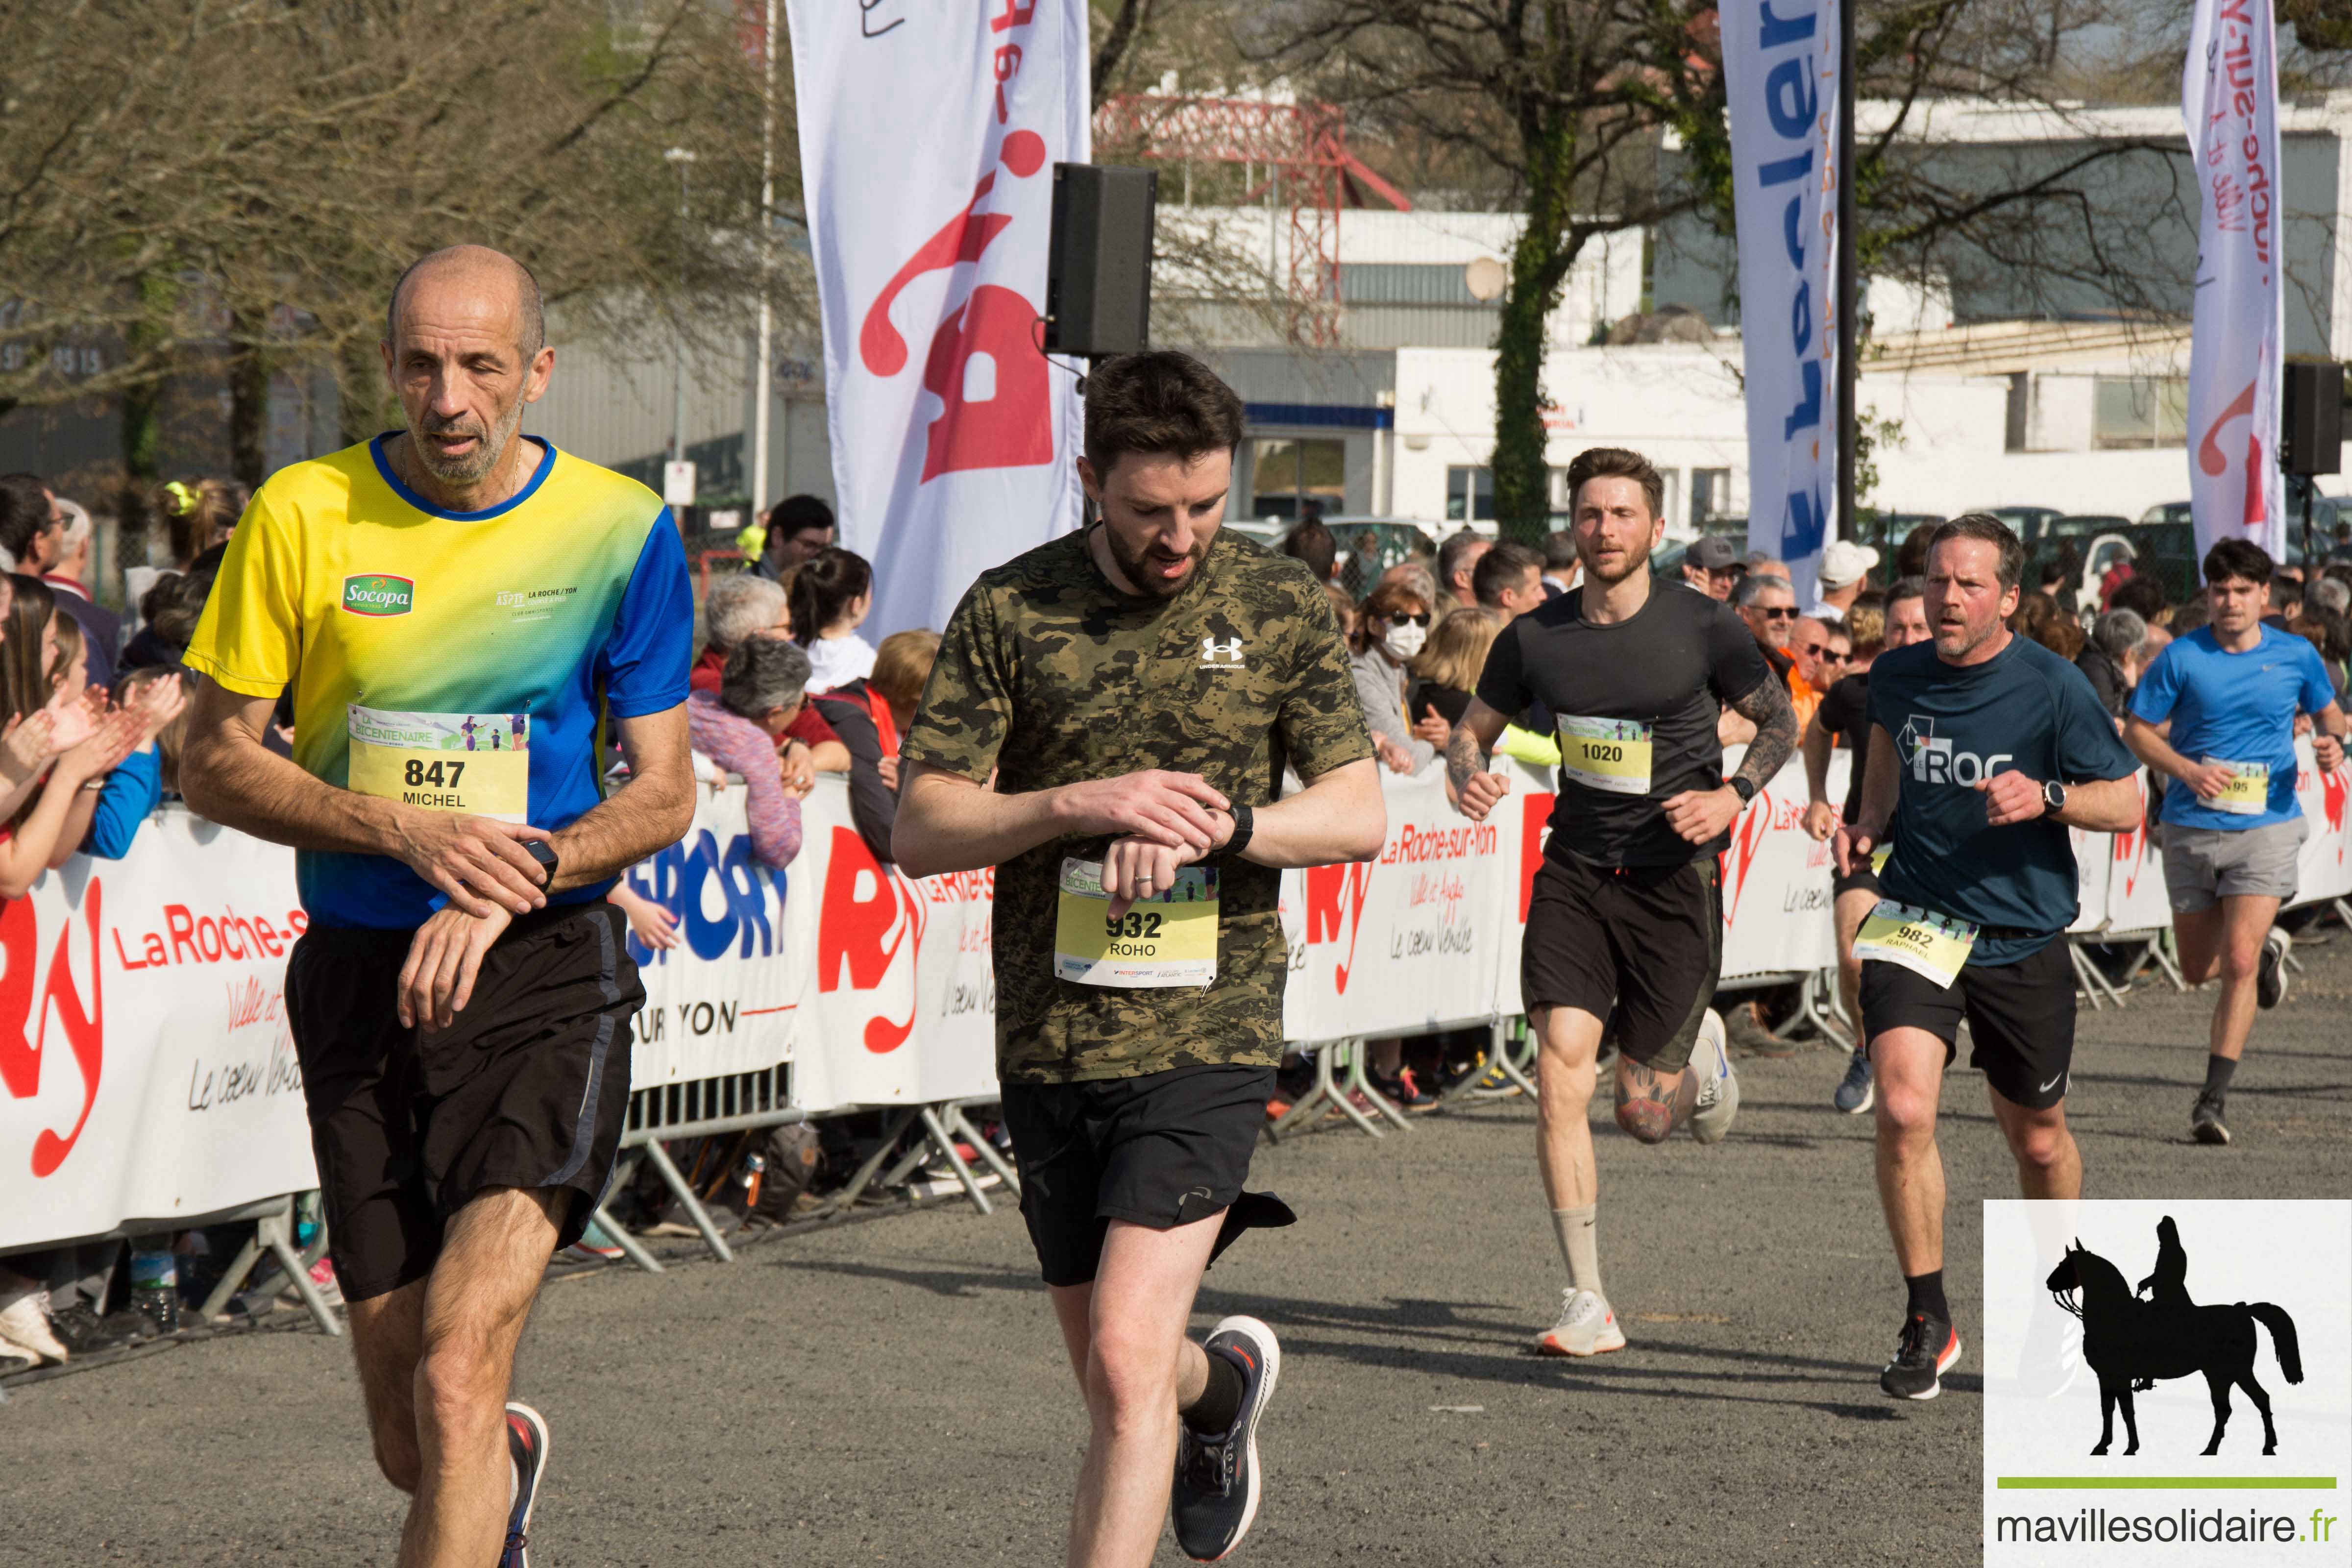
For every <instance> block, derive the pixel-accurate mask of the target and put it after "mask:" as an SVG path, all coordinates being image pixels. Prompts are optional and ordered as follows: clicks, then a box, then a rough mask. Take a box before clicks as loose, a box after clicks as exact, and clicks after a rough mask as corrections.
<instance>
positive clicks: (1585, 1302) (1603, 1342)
mask: <svg viewBox="0 0 2352 1568" xmlns="http://www.w3.org/2000/svg"><path fill="white" fill-rule="evenodd" d="M1624 1348H1625V1331H1624V1330H1622V1329H1621V1328H1619V1327H1618V1326H1617V1314H1616V1313H1614V1312H1612V1311H1611V1310H1609V1303H1608V1302H1606V1301H1604V1300H1601V1293H1600V1292H1599V1291H1598V1290H1580V1289H1576V1287H1574V1286H1573V1285H1571V1286H1570V1287H1569V1288H1568V1289H1565V1290H1562V1291H1561V1292H1560V1293H1559V1321H1558V1322H1556V1323H1554V1324H1553V1325H1552V1326H1551V1327H1550V1328H1549V1329H1546V1330H1545V1331H1543V1332H1542V1333H1540V1334H1538V1335H1537V1336H1536V1350H1537V1352H1538V1353H1539V1354H1542V1355H1606V1354H1608V1353H1609V1352H1611V1351H1622V1350H1623V1349H1624Z"/></svg>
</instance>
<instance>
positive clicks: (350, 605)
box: [343, 572, 416, 616]
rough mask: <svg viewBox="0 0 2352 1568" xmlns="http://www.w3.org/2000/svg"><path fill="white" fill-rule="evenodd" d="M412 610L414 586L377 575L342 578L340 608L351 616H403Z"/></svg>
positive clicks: (406, 580)
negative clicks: (341, 602)
mask: <svg viewBox="0 0 2352 1568" xmlns="http://www.w3.org/2000/svg"><path fill="white" fill-rule="evenodd" d="M415 607H416V584H415V583H414V582H412V581H411V580H409V579H408V578H406V577H394V576H390V575H388V574H384V573H381V572H371V573H368V574H364V575H362V576H356V577H346V578H344V579H343V608H345V609H346V610H349V611H350V612H351V613H352V614H353V615H355V616H404V615H406V614H408V612H409V611H411V610H413V609H415Z"/></svg>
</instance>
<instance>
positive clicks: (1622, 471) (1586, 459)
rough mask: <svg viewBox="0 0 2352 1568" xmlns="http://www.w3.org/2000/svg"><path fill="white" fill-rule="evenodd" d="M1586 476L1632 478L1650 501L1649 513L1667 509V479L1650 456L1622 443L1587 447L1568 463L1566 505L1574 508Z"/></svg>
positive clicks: (1659, 513) (1653, 514)
mask: <svg viewBox="0 0 2352 1568" xmlns="http://www.w3.org/2000/svg"><path fill="white" fill-rule="evenodd" d="M1587 479H1633V480H1634V481H1636V482H1637V483H1639V484H1640V485H1641V487H1642V498H1643V500H1646V501H1648V502H1649V505H1650V516H1651V517H1652V518H1653V519H1656V518H1659V517H1663V516H1664V515H1665V510H1666V480H1665V476H1664V475H1663V474H1661V473H1659V472H1658V470H1657V468H1656V466H1655V465H1654V464H1653V463H1652V462H1651V461H1650V459H1649V458H1645V457H1643V456H1642V454H1641V453H1639V452H1636V451H1633V450H1631V449H1630V448H1627V447H1586V448H1585V449H1584V450H1583V451H1581V452H1579V453H1578V454H1577V455H1576V458H1575V460H1574V461H1573V462H1571V463H1570V464H1569V465H1568V505H1569V510H1571V511H1573V510H1575V509H1576V492H1577V491H1579V490H1580V489H1583V488H1584V481H1585V480H1587Z"/></svg>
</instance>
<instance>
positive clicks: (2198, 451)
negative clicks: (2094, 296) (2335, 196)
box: [2180, 0, 2287, 561]
mask: <svg viewBox="0 0 2352 1568" xmlns="http://www.w3.org/2000/svg"><path fill="white" fill-rule="evenodd" d="M2276 37H2277V27H2276V24H2275V22H2274V21H2273V17H2272V16H2271V0H2198V4H2197V14H2196V22H2195V25H2194V26H2193V28H2192V29H2191V31H2190V33H2189V59H2188V63H2187V65H2186V66H2185V67H2184V68H2183V69H2182V71H2181V75H2180V117H2181V119H2182V120H2183V121H2185V122H2186V123H2187V125H2188V128H2189V152H2190V153H2191V157H2192V163H2193V165H2194V167H2195V169H2196V174H2197V184H2198V186H2199V188H2200V190H2201V191H2202V193H2203V196H2204V206H2203V214H2202V216H2201V217H2200V221H2199V224H2198V228H2197V309H2196V315H2195V317H2194V320H2193V322H2192V325H2191V328H2190V337H2189V501H2190V504H2191V507H2192V509H2193V510H2194V513H2195V517H2196V521H2197V552H2198V554H2199V555H2200V556H2201V555H2203V554H2204V552H2206V551H2208V550H2210V549H2212V548H2213V546H2214V545H2215V544H2217V543H2219V542H2221V541H2222V540H2224V539H2245V540H2251V541H2252V542H2254V543H2256V544H2259V545H2261V546H2262V547H2263V550H2265V551H2267V552H2269V553H2270V557H2271V559H2272V560H2273V561H2284V560H2285V559H2286V542H2287V540H2286V534H2287V527H2286V524H2287V520H2286V483H2285V480H2284V478H2283V477H2282V475H2281V474H2280V472H2279V466H2278V438H2279V383H2280V371H2279V366H2280V354H2281V352H2282V351H2283V349H2284V346H2285V342H2286V279H2285V275H2284V261H2285V258H2284V255H2283V254H2282V252H2281V250H2280V248H2279V247H2280V239H2281V236H2282V233H2283V230H2282V226H2281V224H2280V222H2279V216H2280V215H2279V205H2280V192H2279V183H2278V166H2279V164H2278V49H2277V44H2276Z"/></svg>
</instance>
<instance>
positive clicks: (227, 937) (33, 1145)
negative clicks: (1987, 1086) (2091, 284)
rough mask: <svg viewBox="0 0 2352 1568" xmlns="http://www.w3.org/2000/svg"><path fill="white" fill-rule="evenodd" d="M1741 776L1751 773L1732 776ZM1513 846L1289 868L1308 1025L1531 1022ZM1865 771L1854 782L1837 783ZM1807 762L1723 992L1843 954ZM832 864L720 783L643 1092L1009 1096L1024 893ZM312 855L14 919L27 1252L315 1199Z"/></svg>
mask: <svg viewBox="0 0 2352 1568" xmlns="http://www.w3.org/2000/svg"><path fill="white" fill-rule="evenodd" d="M2297 750H2298V752H2300V753H2301V757H2302V762H2303V773H2302V777H2301V778H2300V780H2299V781H2298V784H2297V798H2298V799H2299V800H2300V801H2301V802H2302V805H2303V809H2304V814H2305V817H2306V818H2307V820H2308V822H2309V824H2310V829H2309V838H2308V839H2307V841H2306V842H2305V845H2304V849H2303V858H2302V887H2301V889H2300V890H2299V891H2298V893H2297V895H2296V899H2295V902H2297V903H2298V904H2308V903H2313V902H2317V901H2320V900H2328V899H2336V898H2343V897H2346V896H2347V895H2352V820H2347V818H2352V812H2347V785H2352V772H2347V771H2339V772H2337V773H2332V774H2326V775H2322V774H2320V773H2315V772H2314V771H2313V770H2312V767H2311V756H2310V751H2309V743H2308V742H2299V743H2298V747H2297ZM1729 761H1730V763H1731V765H1737V753H1736V752H1735V754H1734V756H1733V758H1732V759H1729ZM1506 770H1507V773H1508V774H1509V776H1510V778H1511V791H1510V793H1509V794H1508V795H1506V796H1505V797H1504V799H1503V801H1502V803H1501V805H1499V806H1498V807H1497V809H1496V811H1495V812H1494V813H1493V814H1492V816H1490V818H1489V820H1488V821H1487V822H1486V823H1484V824H1472V823H1469V822H1467V821H1465V820H1464V819H1463V818H1462V817H1460V816H1456V815H1455V814H1454V810H1453V808H1452V807H1451V806H1449V805H1446V804H1445V793H1444V780H1443V775H1442V773H1441V772H1440V771H1439V769H1438V768H1437V767H1436V766H1435V765H1432V766H1431V767H1430V768H1429V769H1427V770H1425V771H1424V772H1423V773H1421V774H1419V775H1417V776H1415V777H1412V778H1395V777H1391V778H1390V779H1388V780H1386V781H1385V783H1384V786H1383V787H1384V791H1385V794H1386V796H1387V801H1388V808H1389V831H1388V837H1387V840H1386V842H1385V843H1384V844H1383V845H1382V846H1381V853H1380V855H1379V856H1378V857H1376V858H1374V859H1372V860H1370V861H1368V862H1365V863H1362V864H1360V865H1349V866H1338V867H1325V868H1317V869H1314V870H1307V871H1290V872H1286V873H1284V877H1283V884H1282V920H1283V925H1284V929H1285V931H1286V934H1287V936H1288V938H1289V942H1290V975H1289V985H1288V991H1287V996H1286V1006H1285V1009H1284V1027H1285V1033H1286V1036H1287V1037H1289V1038H1290V1039H1293V1040H1297V1041H1300V1042H1302V1043H1309V1044H1311V1043H1316V1042H1320V1041H1327V1040H1336V1039H1349V1038H1356V1037H1378V1036H1381V1035H1393V1034H1399V1033H1403V1032H1408V1031H1412V1030H1419V1029H1425V1028H1430V1027H1433V1026H1444V1025H1453V1024H1475V1023H1481V1022H1484V1021H1485V1020H1486V1019H1487V1018H1489V1017H1492V1016H1497V1015H1499V1016H1511V1015H1514V1014H1516V1013H1517V1012H1519V1011H1520V1001H1519V994H1518V968H1519V951H1520V945H1521V942H1522V939H1523V937H1524V934H1525V930H1526V922H1527V910H1528V896H1529V893H1530V891H1531V890H1532V889H1533V887H1534V883H1535V877H1536V873H1537V871H1538V868H1540V867H1541V865H1542V863H1543V850H1544V843H1545V837H1546V833H1547V830H1548V821H1549V816H1550V813H1551V806H1552V797H1551V795H1550V789H1551V780H1550V778H1549V774H1547V773H1540V772H1538V771H1537V770H1534V769H1529V768H1525V767H1522V766H1520V765H1519V764H1517V763H1507V764H1506ZM1831 773H1832V781H1833V784H1832V788H1833V789H1834V788H1835V787H1836V786H1837V785H1839V784H1843V775H1844V773H1845V770H1844V769H1843V768H1842V767H1837V768H1832V770H1831ZM1804 802H1805V784H1804V774H1803V769H1802V767H1801V764H1798V763H1790V766H1789V767H1787V768H1785V769H1784V770H1782V772H1781V773H1780V776H1778V777H1777V778H1775V779H1773V780H1772V782H1771V783H1770V784H1769V785H1768V786H1766V788H1765V789H1764V790H1762V791H1760V792H1759V794H1758V795H1757V798H1756V800H1755V801H1754V802H1753V803H1752V804H1751V805H1749V806H1748V810H1747V811H1745V812H1743V813H1742V814H1741V815H1740V816H1739V817H1738V820H1737V821H1736V822H1735V823H1734V824H1733V827H1732V832H1731V842H1730V846H1729V847H1728V848H1727V850H1726V851H1725V852H1724V854H1723V856H1722V857H1721V858H1720V861H1719V869H1720V871H1721V873H1722V877H1723V887H1724V900H1723V907H1724V945H1723V973H1724V976H1725V979H1726V980H1727V981H1730V982H1736V981H1738V980H1739V979H1742V978H1753V977H1756V976H1764V975H1786V974H1798V973H1805V972H1808V971H1812V970H1819V969H1822V968H1824V967H1826V966H1827V965H1828V964H1829V963H1831V962H1832V937H1831V928H1830V898H1829V890H1830V862H1829V848H1828V846H1826V845H1822V844H1816V843H1814V842H1813V841H1812V839H1811V838H1810V837H1807V836H1806V834H1805V832H1804V830H1803V827H1802V826H1801V825H1802V820H1803V805H1804ZM802 825H803V847H802V850H801V853H800V855H799V856H798V857H797V858H795V859H794V860H793V863H792V865H791V866H790V867H788V868H786V869H785V870H783V871H782V872H773V871H770V870H768V869H767V868H762V867H760V866H758V865H757V864H756V861H755V860H754V858H752V856H751V848H750V840H749V837H748V835H747V833H746V831H745V826H744V814H743V791H742V786H741V785H740V784H728V785H722V786H718V787H713V786H709V785H705V786H704V787H703V788H702V790H701V791H700V795H699V798H698V804H697V807H696V815H695V824H694V828H693V831H692V832H690V833H689V834H688V837H686V839H685V840H684V841H683V842H682V843H680V844H679V845H677V846H675V847H672V848H670V849H666V850H664V851H662V852H661V853H660V854H658V855H656V856H653V857H651V858H648V859H647V860H646V861H645V862H643V863H641V864H640V865H638V866H636V867H635V868H632V869H631V870H630V872H629V879H630V882H631V884H632V886H634V887H635V889H637V890H638V891H639V892H641V893H643V894H644V895H645V896H646V898H648V899H651V900H654V901H655V902H656V903H659V904H661V905H663V906H664V907H666V908H667V909H668V910H670V911H671V913H672V914H673V915H674V916H675V917H676V919H677V922H678V931H679V934H680V935H681V937H682V939H683V940H682V942H681V943H680V945H679V946H677V948H675V949H672V950H670V951H668V952H662V953H658V954H656V953H653V952H648V951H646V949H645V948H644V947H642V946H639V945H638V944H637V943H635V942H634V941H632V942H631V944H630V951H631V952H632V954H633V956H635V958H636V960H637V961H638V963H639V964H640V965H641V972H642V973H643V975H644V979H645V985H646V1006H645V1009H644V1010H643V1011H642V1012H640V1013H639V1014H638V1015H637V1016H636V1018H635V1025H634V1030H633V1033H634V1037H635V1048H634V1051H633V1056H632V1086H633V1087H634V1088H636V1089H652V1088H656V1087H659V1086H661V1085H665V1084H672V1083H680V1082H688V1081H692V1080H696V1079H710V1078H717V1077H719V1076H721V1075H724V1074H729V1073H738V1072H745V1071H752V1070H757V1069H761V1068H768V1067H771V1066H773V1065H775V1064H777V1063H779V1062H790V1063H791V1064H792V1068H793V1072H792V1084H793V1099H794V1101H795V1103H797V1104H799V1105H802V1106H803V1107H806V1108H807V1109H809V1110H813V1111H823V1110H839V1109H843V1108H846V1107H851V1106H886V1105H910V1104H923V1103H929V1102H932V1101H937V1100H958V1099H976V1098H982V1097H985V1096H988V1095H991V1094H992V1093H993V1092H994V1090H995V1087H996V1078H995V1058H996V1052H995V987H994V982H993V979H992V974H991V970H990V964H991V960H992V950H991V945H990V943H991V931H992V926H991V916H992V896H993V892H994V886H995V879H994V876H993V873H992V872H989V871H985V870H981V871H969V872H963V873H960V874H958V875H955V876H948V877H928V878H924V879H920V880H914V879H908V878H907V877H906V876H904V875H903V874H901V873H900V872H899V871H898V869H897V868H895V867H892V866H890V865H887V864H886V863H884V862H881V861H878V860H877V859H876V858H875V857H874V855H873V854H872V852H871V851H869V850H868V849H867V848H866V846H865V844H864V842H863V840H861V839H860V838H859V837H858V836H857V833H856V829H855V828H854V826H852V824H851V821H850V816H849V807H848V797H847V792H846V790H845V788H844V785H843V782H842V780H841V778H840V777H839V776H838V775H827V776H825V777H823V778H821V779H820V780H819V781H818V784H817V787H816V789H815V791H814V794H812V795H810V796H809V798H808V799H807V801H805V802H804V803H803V811H802ZM2074 838H2075V853H2076V857H2077V859H2078V862H2079V868H2080V880H2081V887H2082V913H2081V915H2080V916H2079V917H2078V918H2077V920H2076V921H2075V922H2074V930H2075V931H2078V932H2097V931H2116V932H2119V933H2120V932H2126V931H2147V930H2150V929H2155V928H2160V927H2161V926H2162V925H2163V924H2164V923H2165V922H2166V920H2167V918H2168V914H2167V911H2168V905H2167V904H2166V901H2165V894H2164V874H2163V858H2162V856H2161V854H2159V853H2158V852H2157V851H2156V850H2155V849H2154V848H2153V847H2151V846H2150V845H2149V843H2148V842H2147V835H2146V834H2144V833H2137V832H2136V833H2129V834H2119V835H2114V836H2109V835H2103V834H2076V835H2075V836H2074ZM304 923H305V922H304V921H303V917H302V912H301V910H299V908H298V907H297V905H296V901H295V896H294V858H293V854H292V852H291V851H290V850H287V849H284V848H282V847H278V846H276V845H270V844H263V843H261V842H259V841H258V840H256V839H252V838H247V837H244V836H243V835H241V834H236V833H233V832H229V831H227V830H226V829H223V828H220V827H216V826H213V825H211V824H209V823H205V822H201V821H199V820H197V819H195V818H194V817H191V816H188V814H187V813H186V812H185V811H184V810H181V809H179V808H178V807H176V806H174V807H172V808H169V809H167V810H165V811H163V812H160V813H158V814H157V815H156V816H155V818H154V819H153V820H152V822H150V823H149V824H148V825H147V826H144V827H142V829H141V830H140V833H139V837H138V838H137V840H136V841H135V843H134V846H133V847H132V850H131V855H130V856H129V858H126V859H124V860H121V861H116V862H91V861H89V860H85V859H82V858H75V859H74V860H72V861H69V862H68V864H67V866H66V867H65V868H64V869H62V870H61V871H53V872H50V873H48V874H47V875H46V876H44V877H43V878H42V879H40V880H39V881H38V882H37V884H36V885H35V887H34V889H33V890H32V892H31V893H30V894H28V895H27V896H26V897H25V898H22V899H16V900H9V901H7V902H5V903H0V1248H6V1247H26V1246H35V1245H38V1244H40V1243H43V1242H48V1241H58V1240H67V1239H71V1238H74V1237H85V1236H95V1235H100V1234H102V1233H104V1232H106V1231H108V1230H110V1229H112V1228H114V1227H115V1226H122V1225H126V1224H127V1225H130V1226H132V1227H134V1228H139V1227H142V1226H152V1228H155V1229H167V1228H171V1227H173V1225H174V1223H175V1222H177V1221H184V1220H186V1219H188V1218H191V1217H193V1216H195V1215H202V1214H207V1213H215V1212H218V1211H220V1210H223V1209H227V1208H233V1207H235V1206H236V1205H241V1204H245V1203H249V1202H253V1201H255V1200H257V1199H261V1198H268V1197H272V1196H275V1195H277V1194H281V1193H289V1192H299V1191H302V1190H305V1189H307V1188H309V1187H310V1186H313V1185H315V1184H316V1181H317V1178H316V1176H315V1174H314V1173H313V1167H312V1164H311V1160H310V1133H309V1125H308V1122H307V1121H306V1120H305V1117H304V1114H303V1108H302V1102H301V1092H302V1078H301V1071H300V1068H299V1066H298V1065H297V1063H296V1061H295V1058H294V1052H293V1045H292V1040H291V1038H290V1037H289V1033H288V1030H287V1026H286V1021H285V1004H284V998H283V994H282V993H283V987H284V979H285V968H286V954H287V952H288V951H289V949H290V948H291V946H292V945H293V942H294V940H295V938H296V937H297V936H298V935H299V933H300V931H302V929H303V926H304Z"/></svg>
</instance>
